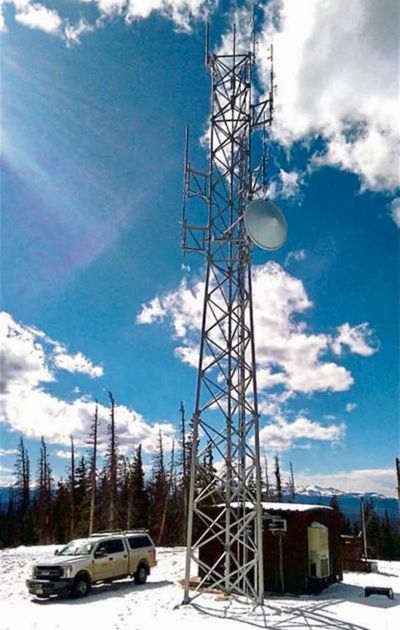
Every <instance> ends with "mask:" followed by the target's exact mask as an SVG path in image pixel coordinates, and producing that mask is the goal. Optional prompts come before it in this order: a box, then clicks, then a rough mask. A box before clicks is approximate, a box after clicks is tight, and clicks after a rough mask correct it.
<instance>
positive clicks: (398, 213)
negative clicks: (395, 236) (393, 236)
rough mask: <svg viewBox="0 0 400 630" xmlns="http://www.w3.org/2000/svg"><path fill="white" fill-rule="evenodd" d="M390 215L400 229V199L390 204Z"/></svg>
mask: <svg viewBox="0 0 400 630" xmlns="http://www.w3.org/2000/svg"><path fill="white" fill-rule="evenodd" d="M390 215H391V217H392V219H393V221H394V222H395V224H396V225H397V227H398V228H400V197H396V199H393V201H392V202H391V204H390Z"/></svg>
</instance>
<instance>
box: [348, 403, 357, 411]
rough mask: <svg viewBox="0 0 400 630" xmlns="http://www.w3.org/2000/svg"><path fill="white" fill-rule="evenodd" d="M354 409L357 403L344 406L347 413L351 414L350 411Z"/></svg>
mask: <svg viewBox="0 0 400 630" xmlns="http://www.w3.org/2000/svg"><path fill="white" fill-rule="evenodd" d="M354 409H357V403H347V405H346V411H347V413H351V412H352V411H354Z"/></svg>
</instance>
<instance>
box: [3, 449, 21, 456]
mask: <svg viewBox="0 0 400 630" xmlns="http://www.w3.org/2000/svg"><path fill="white" fill-rule="evenodd" d="M17 453H18V450H17V449H16V448H0V457H6V456H7V455H17Z"/></svg>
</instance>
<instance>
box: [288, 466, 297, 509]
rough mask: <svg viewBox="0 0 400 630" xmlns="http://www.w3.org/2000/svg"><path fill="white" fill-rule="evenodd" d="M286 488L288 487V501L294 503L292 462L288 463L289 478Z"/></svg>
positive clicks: (294, 487)
mask: <svg viewBox="0 0 400 630" xmlns="http://www.w3.org/2000/svg"><path fill="white" fill-rule="evenodd" d="M288 486H289V487H288V490H289V496H290V501H292V502H293V503H294V502H295V501H296V486H295V483H294V472H293V466H292V462H290V476H289V484H288Z"/></svg>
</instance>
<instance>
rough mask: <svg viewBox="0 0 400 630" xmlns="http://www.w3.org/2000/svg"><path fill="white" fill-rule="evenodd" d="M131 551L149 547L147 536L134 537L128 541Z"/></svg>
mask: <svg viewBox="0 0 400 630" xmlns="http://www.w3.org/2000/svg"><path fill="white" fill-rule="evenodd" d="M128 542H129V546H130V548H131V549H141V548H142V547H151V546H152V544H151V542H150V539H149V538H148V537H147V536H135V537H132V538H129V539H128Z"/></svg>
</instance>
